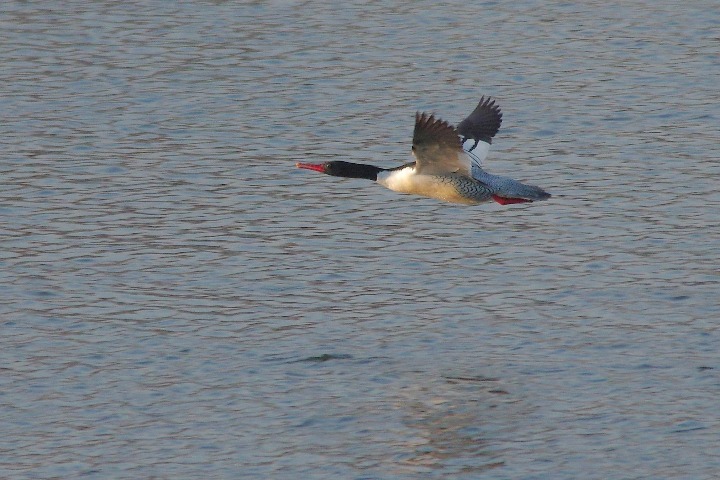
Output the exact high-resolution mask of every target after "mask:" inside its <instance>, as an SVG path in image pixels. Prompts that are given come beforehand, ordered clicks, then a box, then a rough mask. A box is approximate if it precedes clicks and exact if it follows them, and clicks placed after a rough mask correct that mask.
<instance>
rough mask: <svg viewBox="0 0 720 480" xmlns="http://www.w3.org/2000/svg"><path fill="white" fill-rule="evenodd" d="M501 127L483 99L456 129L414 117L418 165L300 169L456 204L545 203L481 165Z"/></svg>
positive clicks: (535, 191)
mask: <svg viewBox="0 0 720 480" xmlns="http://www.w3.org/2000/svg"><path fill="white" fill-rule="evenodd" d="M501 124H502V112H501V111H500V107H499V106H498V105H496V104H495V100H493V99H491V98H490V97H488V98H487V99H486V98H485V97H484V96H483V97H482V98H481V99H480V103H478V105H477V107H475V110H473V112H472V113H471V114H470V115H469V116H468V117H467V118H466V119H465V120H463V121H462V122H460V123H459V124H458V126H457V127H454V126H452V125H450V124H449V123H448V122H446V121H443V120H441V119H439V118H436V117H435V116H434V115H429V114H427V113H419V112H418V113H416V114H415V131H414V132H413V143H412V153H413V156H414V157H415V161H414V162H411V163H407V164H404V165H400V166H398V167H395V168H381V167H377V166H375V165H367V164H362V163H352V162H345V161H332V162H325V163H297V164H296V165H297V167H298V168H304V169H307V170H314V171H316V172H320V173H325V174H327V175H332V176H335V177H346V178H364V179H367V180H373V181H375V182H377V183H379V184H380V185H383V186H384V187H387V188H389V189H390V190H393V191H396V192H400V193H409V194H415V195H422V196H425V197H431V198H436V199H438V200H443V201H446V202H452V203H461V204H465V205H477V204H479V203H483V202H487V201H495V202H497V203H499V204H501V205H510V204H516V203H528V202H534V201H537V200H547V199H548V198H550V194H549V193H547V192H546V191H545V190H543V189H542V188H540V187H536V186H532V185H526V184H524V183H521V182H519V181H517V180H514V179H512V178H509V177H502V176H499V175H492V174H490V173H487V172H486V171H485V170H484V169H483V168H482V166H481V162H482V161H483V160H484V159H485V157H487V154H488V151H489V150H490V144H491V143H492V139H493V137H494V136H495V134H496V133H497V132H498V130H499V129H500V125H501Z"/></svg>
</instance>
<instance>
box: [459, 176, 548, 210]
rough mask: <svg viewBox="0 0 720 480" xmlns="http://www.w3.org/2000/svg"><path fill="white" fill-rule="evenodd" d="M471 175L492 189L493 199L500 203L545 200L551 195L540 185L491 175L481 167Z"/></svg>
mask: <svg viewBox="0 0 720 480" xmlns="http://www.w3.org/2000/svg"><path fill="white" fill-rule="evenodd" d="M473 176H474V177H475V178H476V179H477V180H480V181H481V182H483V183H485V184H486V185H487V186H489V187H490V188H491V189H492V190H493V193H494V195H493V200H495V201H496V202H498V203H499V204H501V205H508V204H513V203H526V202H536V201H538V200H547V199H548V198H550V197H551V195H550V194H549V193H548V192H546V191H545V190H543V189H542V188H540V187H536V186H534V185H526V184H524V183H521V182H518V181H517V180H514V179H512V178H509V177H501V176H499V175H491V174H489V173H487V172H485V171H483V170H481V169H479V168H478V169H473Z"/></svg>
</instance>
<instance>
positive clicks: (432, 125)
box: [412, 112, 470, 175]
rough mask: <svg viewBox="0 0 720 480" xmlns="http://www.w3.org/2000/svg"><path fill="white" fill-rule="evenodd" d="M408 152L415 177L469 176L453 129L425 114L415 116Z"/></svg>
mask: <svg viewBox="0 0 720 480" xmlns="http://www.w3.org/2000/svg"><path fill="white" fill-rule="evenodd" d="M412 151H413V154H414V155H415V160H416V161H417V163H416V166H415V171H416V172H417V173H422V174H428V175H437V174H448V173H459V174H463V175H470V165H469V162H468V159H467V157H466V155H465V154H464V152H463V149H462V143H461V142H460V137H459V136H458V132H457V130H455V127H453V126H452V125H450V124H449V123H447V122H446V121H443V120H440V119H439V118H435V116H434V115H428V114H427V113H422V114H421V113H419V112H418V113H416V114H415V131H414V132H413V145H412Z"/></svg>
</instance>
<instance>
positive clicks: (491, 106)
mask: <svg viewBox="0 0 720 480" xmlns="http://www.w3.org/2000/svg"><path fill="white" fill-rule="evenodd" d="M501 124H502V112H501V111H500V106H499V105H496V104H495V100H493V99H492V98H490V97H487V99H486V98H485V97H484V96H483V97H481V98H480V103H478V106H477V107H475V110H473V112H472V113H471V114H470V115H468V117H467V118H466V119H465V120H463V121H462V122H460V124H458V126H457V132H458V134H459V135H460V136H461V137H462V143H465V142H466V141H467V140H470V139H472V140H475V144H474V145H473V146H472V147H470V148H469V150H468V151H470V152H472V151H473V150H474V149H475V147H477V146H478V143H479V142H485V143H487V144H488V147H489V145H490V144H491V143H492V138H493V137H494V136H495V134H496V133H497V132H498V130H500V125H501ZM483 150H485V155H487V150H488V148H484V149H483ZM482 156H484V155H482Z"/></svg>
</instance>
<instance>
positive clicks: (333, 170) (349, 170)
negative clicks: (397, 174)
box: [296, 160, 383, 181]
mask: <svg viewBox="0 0 720 480" xmlns="http://www.w3.org/2000/svg"><path fill="white" fill-rule="evenodd" d="M296 165H297V167H298V168H305V169H307V170H315V171H316V172H320V173H324V174H326V175H332V176H333V177H346V178H366V179H368V180H373V181H375V180H377V175H378V173H380V172H381V171H382V170H383V169H382V168H380V167H376V166H374V165H365V164H362V163H351V162H343V161H341V160H336V161H333V162H325V163H298V164H296Z"/></svg>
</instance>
